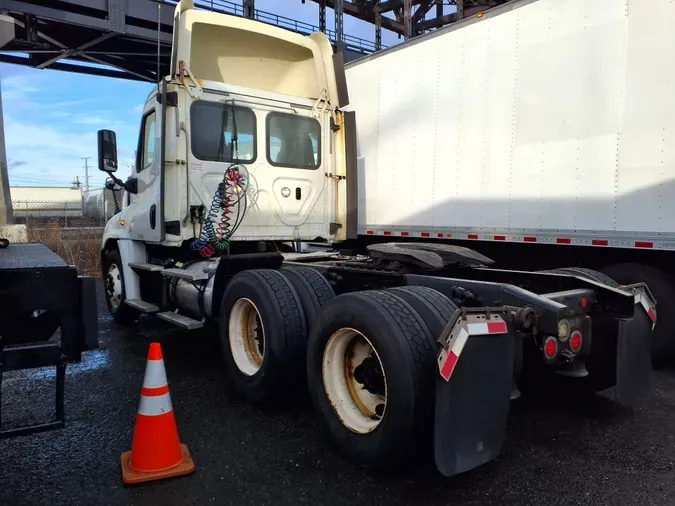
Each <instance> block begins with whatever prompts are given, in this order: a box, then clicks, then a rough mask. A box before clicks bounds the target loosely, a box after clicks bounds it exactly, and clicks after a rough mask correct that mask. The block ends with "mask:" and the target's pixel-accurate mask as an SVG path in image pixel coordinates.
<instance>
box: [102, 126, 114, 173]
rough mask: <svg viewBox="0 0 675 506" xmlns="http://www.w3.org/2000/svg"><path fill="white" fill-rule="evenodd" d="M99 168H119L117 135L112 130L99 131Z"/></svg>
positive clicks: (104, 169)
mask: <svg viewBox="0 0 675 506" xmlns="http://www.w3.org/2000/svg"><path fill="white" fill-rule="evenodd" d="M98 170H100V171H102V172H115V171H116V170H117V136H116V135H115V132H113V131H112V130H99V131H98Z"/></svg>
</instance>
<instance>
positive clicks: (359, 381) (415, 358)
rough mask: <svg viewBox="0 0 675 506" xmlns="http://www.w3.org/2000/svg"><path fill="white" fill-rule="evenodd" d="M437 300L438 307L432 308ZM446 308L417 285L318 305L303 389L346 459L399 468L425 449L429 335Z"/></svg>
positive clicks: (432, 349) (431, 369)
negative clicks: (410, 288)
mask: <svg viewBox="0 0 675 506" xmlns="http://www.w3.org/2000/svg"><path fill="white" fill-rule="evenodd" d="M443 299H445V301H444V302H445V305H444V306H445V307H442V306H441V307H435V303H438V302H439V301H443ZM430 300H434V302H430ZM415 307H417V308H419V309H420V311H421V312H424V313H426V315H427V316H426V318H423V317H422V316H420V312H419V311H417V310H416V309H415ZM446 308H450V309H451V310H452V309H454V305H453V304H452V302H451V301H450V300H449V299H447V297H445V296H443V295H442V294H440V293H439V292H436V291H435V290H432V289H429V288H422V287H417V288H415V289H413V290H406V289H403V290H402V289H392V290H384V291H377V290H374V291H367V292H355V293H350V294H345V295H340V296H338V297H336V298H334V299H333V300H331V301H330V302H329V303H328V304H326V306H325V307H324V309H323V311H322V312H321V315H320V316H319V318H318V320H317V321H316V324H315V325H314V328H313V329H312V332H311V334H310V337H309V342H308V349H307V379H308V385H309V391H310V396H311V398H312V403H313V405H314V407H315V410H316V412H317V413H318V415H319V418H320V419H321V421H322V423H323V426H324V427H325V429H326V432H327V434H328V436H329V438H330V439H331V441H332V443H333V444H334V445H335V446H336V447H337V448H338V450H339V451H340V452H341V453H342V454H343V455H345V456H346V457H347V458H349V459H350V460H352V461H354V462H356V463H358V464H360V465H362V466H365V467H376V468H391V467H400V466H402V465H403V464H405V463H407V462H409V459H410V458H411V457H413V458H414V457H416V456H418V454H419V452H420V451H422V452H427V451H429V450H430V449H431V447H430V445H429V443H430V442H431V437H430V436H431V434H433V430H432V427H433V426H432V423H433V422H432V420H433V418H432V415H433V406H434V404H433V401H434V393H435V378H436V374H437V369H436V346H435V339H436V338H437V337H438V336H437V335H436V332H435V331H436V330H437V329H441V330H442V328H443V327H444V326H445V324H446V323H447V320H446V319H444V314H447V312H448V310H447V309H446ZM450 314H452V312H451V311H450ZM430 328H434V329H435V330H434V331H433V332H432V331H431V330H430ZM439 333H440V332H439ZM364 350H365V351H367V352H368V355H369V356H364ZM365 359H368V362H369V363H367V360H365ZM359 368H362V370H361V371H360V372H359V371H358V369H359ZM366 368H367V369H368V370H365V369H366ZM378 370H379V372H378ZM378 397H379V399H378ZM378 401H379V402H378Z"/></svg>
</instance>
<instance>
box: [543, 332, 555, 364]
mask: <svg viewBox="0 0 675 506" xmlns="http://www.w3.org/2000/svg"><path fill="white" fill-rule="evenodd" d="M557 354H558V340H557V339H556V338H555V337H553V336H548V337H547V338H546V341H544V357H546V358H547V359H548V360H553V359H554V358H555V357H556V355H557Z"/></svg>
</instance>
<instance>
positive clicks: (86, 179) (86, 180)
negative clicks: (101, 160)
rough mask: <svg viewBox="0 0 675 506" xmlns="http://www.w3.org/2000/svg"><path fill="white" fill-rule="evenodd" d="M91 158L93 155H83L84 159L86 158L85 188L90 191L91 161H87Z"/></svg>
mask: <svg viewBox="0 0 675 506" xmlns="http://www.w3.org/2000/svg"><path fill="white" fill-rule="evenodd" d="M90 158H91V156H83V157H82V159H83V160H84V190H85V191H89V163H87V161H88V160H89V159H90Z"/></svg>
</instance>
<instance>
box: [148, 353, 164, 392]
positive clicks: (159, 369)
mask: <svg viewBox="0 0 675 506" xmlns="http://www.w3.org/2000/svg"><path fill="white" fill-rule="evenodd" d="M167 383H168V382H167V381H166V371H165V370H164V360H148V362H147V364H146V366H145V378H144V379H143V388H159V387H163V386H166V385H167Z"/></svg>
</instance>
